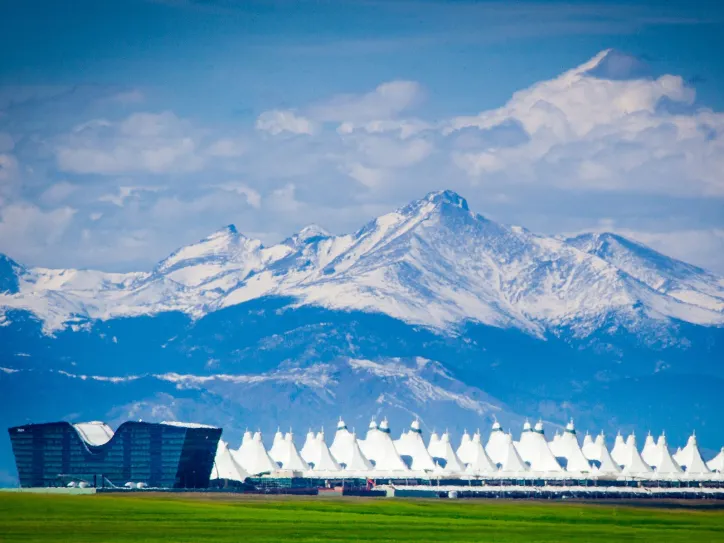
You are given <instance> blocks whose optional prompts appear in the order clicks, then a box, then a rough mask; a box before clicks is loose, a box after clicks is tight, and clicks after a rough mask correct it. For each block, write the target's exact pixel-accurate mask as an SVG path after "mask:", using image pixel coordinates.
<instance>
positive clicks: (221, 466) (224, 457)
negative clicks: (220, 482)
mask: <svg viewBox="0 0 724 543" xmlns="http://www.w3.org/2000/svg"><path fill="white" fill-rule="evenodd" d="M247 477H249V474H248V473H247V472H246V470H244V468H242V467H241V466H240V465H239V463H238V462H237V461H236V460H235V459H234V456H233V455H232V454H231V451H230V450H229V445H228V444H227V443H226V442H225V441H222V440H221V439H220V440H219V444H218V445H217V447H216V456H215V457H214V467H213V469H212V470H211V479H212V480H213V479H229V480H231V481H243V480H244V479H246V478H247Z"/></svg>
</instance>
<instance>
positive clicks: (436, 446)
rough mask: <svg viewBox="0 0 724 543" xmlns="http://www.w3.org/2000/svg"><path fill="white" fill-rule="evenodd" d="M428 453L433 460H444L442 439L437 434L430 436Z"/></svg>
mask: <svg viewBox="0 0 724 543" xmlns="http://www.w3.org/2000/svg"><path fill="white" fill-rule="evenodd" d="M427 452H428V453H430V456H432V457H433V458H442V456H443V455H444V454H445V451H444V447H443V446H442V438H441V437H439V436H438V435H437V432H433V433H432V434H430V442H429V444H428V446H427Z"/></svg>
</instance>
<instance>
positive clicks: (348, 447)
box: [329, 418, 355, 464]
mask: <svg viewBox="0 0 724 543" xmlns="http://www.w3.org/2000/svg"><path fill="white" fill-rule="evenodd" d="M354 440H355V438H354V436H353V434H352V432H350V431H349V430H348V429H347V425H346V424H345V423H344V421H343V420H342V419H341V418H340V419H339V422H338V423H337V432H336V433H335V434H334V440H333V441H332V446H331V447H330V448H329V452H331V453H332V456H334V459H335V460H336V461H337V462H338V463H339V464H349V461H350V459H351V458H352V442H353V441H354Z"/></svg>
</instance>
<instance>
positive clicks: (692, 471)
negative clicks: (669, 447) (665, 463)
mask: <svg viewBox="0 0 724 543" xmlns="http://www.w3.org/2000/svg"><path fill="white" fill-rule="evenodd" d="M676 461H677V462H678V463H679V465H681V466H682V467H686V473H687V474H689V475H704V474H706V473H711V472H710V471H709V468H708V467H707V466H706V463H705V462H704V459H703V458H702V457H701V452H700V451H699V444H698V443H697V441H696V434H691V436H690V437H689V440H688V441H687V442H686V447H684V448H683V449H682V450H681V453H679V454H678V456H677V457H676Z"/></svg>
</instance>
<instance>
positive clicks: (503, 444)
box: [485, 420, 512, 464]
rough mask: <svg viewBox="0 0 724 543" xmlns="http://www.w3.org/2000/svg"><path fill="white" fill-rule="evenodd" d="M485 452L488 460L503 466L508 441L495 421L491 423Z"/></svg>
mask: <svg viewBox="0 0 724 543" xmlns="http://www.w3.org/2000/svg"><path fill="white" fill-rule="evenodd" d="M511 444H512V441H511ZM485 452H486V453H488V456H489V457H490V459H491V460H492V461H493V462H495V463H496V464H503V462H504V461H505V459H506V457H507V455H508V439H507V436H506V434H505V432H503V429H502V428H501V426H500V423H499V422H498V421H497V420H496V421H495V423H493V427H492V429H491V430H490V436H489V437H488V443H487V444H486V445H485Z"/></svg>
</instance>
